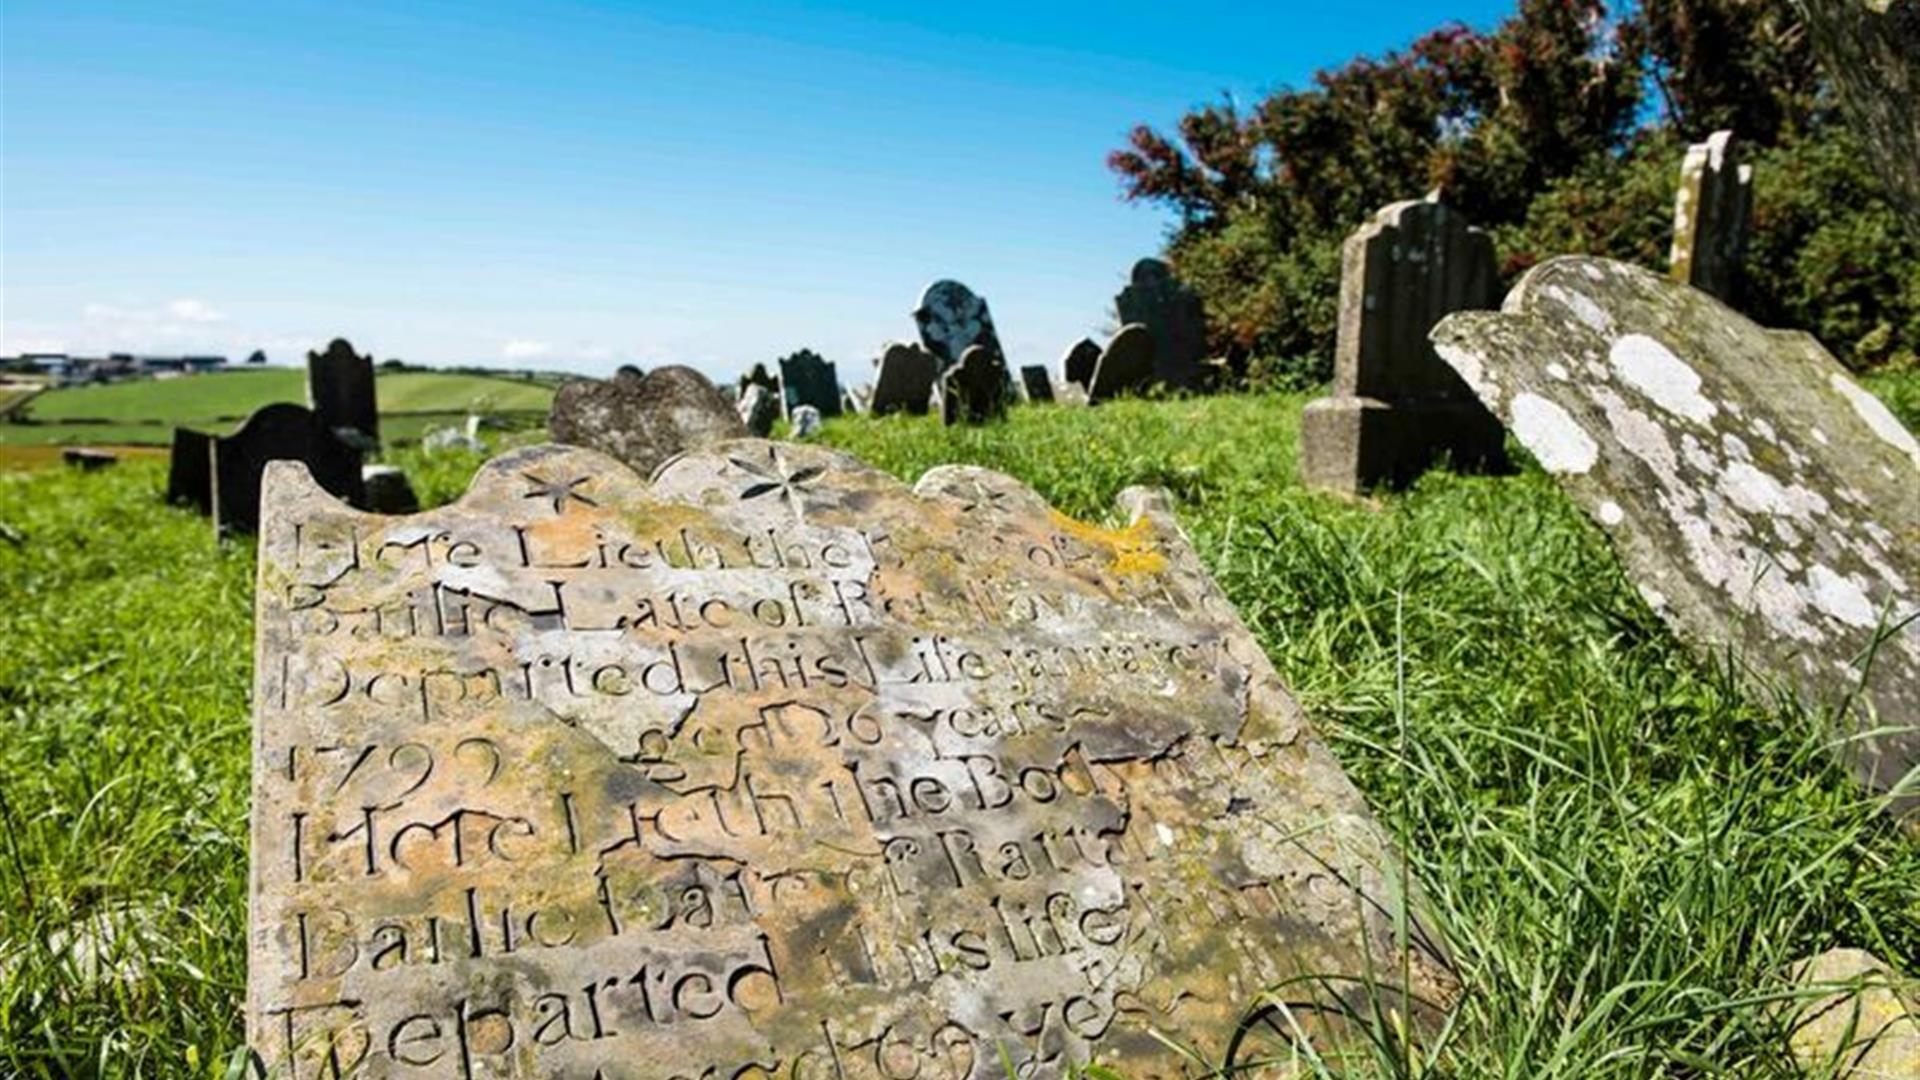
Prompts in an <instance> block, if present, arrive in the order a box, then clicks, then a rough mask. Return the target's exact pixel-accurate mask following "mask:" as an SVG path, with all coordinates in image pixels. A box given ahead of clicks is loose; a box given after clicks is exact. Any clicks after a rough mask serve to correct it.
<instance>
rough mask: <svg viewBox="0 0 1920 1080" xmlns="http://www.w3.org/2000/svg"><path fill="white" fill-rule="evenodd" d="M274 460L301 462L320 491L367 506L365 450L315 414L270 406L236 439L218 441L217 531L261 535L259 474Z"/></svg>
mask: <svg viewBox="0 0 1920 1080" xmlns="http://www.w3.org/2000/svg"><path fill="white" fill-rule="evenodd" d="M271 461H298V462H301V463H302V464H304V465H306V467H307V470H308V472H309V473H311V474H312V476H313V478H314V480H315V481H316V482H317V483H319V485H320V487H321V488H323V489H324V490H326V491H330V492H332V493H333V494H335V495H337V496H339V497H340V498H343V499H345V500H347V501H348V502H350V503H352V504H354V505H355V506H361V505H365V501H366V489H365V487H364V486H363V482H362V480H361V478H360V451H359V450H357V449H355V448H354V447H352V446H350V445H348V444H347V443H346V442H344V441H342V440H341V439H340V437H339V436H338V435H336V434H334V429H333V428H331V427H328V426H327V425H326V424H325V423H323V422H322V421H321V419H320V417H319V416H318V415H316V414H315V413H314V412H313V411H312V410H311V409H306V408H302V407H301V406H299V405H288V404H278V405H267V406H264V407H262V408H259V409H256V410H254V413H253V415H252V416H249V417H247V419H246V421H245V422H244V423H242V424H241V425H240V426H239V427H238V428H235V429H234V431H233V434H231V435H220V436H216V437H214V439H213V453H212V465H211V475H212V479H213V484H212V498H211V507H210V509H211V513H212V514H213V522H214V528H215V530H216V531H217V532H219V533H221V534H228V533H250V532H255V531H257V530H258V528H259V524H260V516H259V515H260V474H261V473H262V472H263V471H265V469H266V467H267V463H268V462H271Z"/></svg>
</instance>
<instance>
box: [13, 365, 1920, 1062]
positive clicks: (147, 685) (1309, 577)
mask: <svg viewBox="0 0 1920 1080" xmlns="http://www.w3.org/2000/svg"><path fill="white" fill-rule="evenodd" d="M1876 386H1877V387H1878V388H1879V389H1881V390H1882V391H1883V392H1884V393H1886V394H1887V396H1888V397H1889V398H1890V399H1893V400H1895V401H1896V402H1904V404H1902V405H1900V406H1899V407H1901V408H1902V409H1903V410H1905V414H1906V419H1907V420H1908V422H1909V423H1912V422H1914V421H1916V420H1920V416H1916V415H1915V413H1914V412H1913V406H1914V405H1915V404H1916V403H1920V395H1917V394H1915V393H1914V391H1915V390H1916V389H1920V378H1916V377H1914V376H1912V375H1908V376H1905V377H1902V378H1900V379H1896V378H1894V377H1889V378H1888V379H1883V380H1877V381H1876ZM1304 400H1305V399H1304V398H1302V397H1297V396H1260V397H1220V398H1212V399H1205V400H1195V401H1178V402H1162V403H1152V402H1120V403H1115V404H1113V405H1109V406H1102V407H1101V408H1098V409H1065V408H1021V409H1016V410H1015V411H1014V414H1013V416H1012V418H1011V419H1010V420H1009V422H1007V423H1006V424H1004V425H996V426H992V427H987V428H945V427H942V426H941V425H940V424H939V423H938V422H937V421H934V420H929V419H914V418H906V417H890V418H887V419H884V420H878V421H875V420H869V419H863V418H849V419H843V420H833V421H829V422H828V423H827V425H826V427H825V431H824V438H825V439H826V440H827V441H828V442H831V443H835V444H838V445H840V446H843V447H846V448H848V449H850V450H852V451H854V452H856V453H858V454H859V455H861V456H862V457H864V458H865V459H866V460H868V461H870V462H871V463H873V464H874V465H876V466H878V467H880V468H884V469H886V470H888V471H890V472H893V473H894V474H896V475H898V476H900V477H902V478H903V479H908V480H911V479H913V478H916V477H918V476H919V475H920V473H921V472H922V471H924V470H925V469H927V468H928V467H931V466H933V465H937V464H942V463H947V462H966V463H974V464H980V465H986V466H990V467H993V468H996V469H1000V470H1003V471H1006V472H1008V473H1011V474H1013V475H1015V476H1017V477H1020V478H1021V479H1023V480H1025V481H1026V482H1028V483H1029V484H1031V485H1033V486H1034V487H1035V488H1036V489H1037V490H1038V491H1039V492H1040V493H1041V494H1043V495H1044V496H1046V497H1047V498H1048V499H1049V500H1051V501H1052V502H1053V503H1054V504H1055V505H1056V506H1057V507H1059V508H1060V509H1061V510H1063V511H1065V512H1068V513H1071V514H1073V515H1076V516H1079V517H1082V518H1087V519H1096V520H1097V519H1102V518H1109V519H1110V517H1111V515H1112V513H1113V498H1114V496H1115V495H1116V494H1117V493H1118V492H1119V491H1120V490H1121V489H1122V488H1124V487H1126V486H1128V485H1131V484H1158V485H1162V486H1164V487H1167V488H1168V489H1170V490H1171V491H1172V492H1173V494H1174V496H1175V500H1176V509H1177V512H1178V514H1179V516H1180V520H1181V522H1182V524H1183V526H1184V527H1185V528H1186V529H1187V530H1188V532H1189V533H1190V534H1191V535H1192V537H1193V539H1194V542H1195V545H1196V548H1197V549H1198V551H1199V552H1200V554H1201V557H1202V558H1203V559H1204V561H1205V562H1206V564H1207V566H1208V567H1209V569H1210V570H1211V571H1212V573H1213V574H1214V575H1215V577H1216V579H1217V580H1218V581H1219V583H1220V584H1221V586H1222V588H1223V589H1224V590H1225V591H1226V593H1227V595H1228V596H1229V598H1230V599H1231V600H1232V601H1233V602H1234V604H1235V605H1236V606H1237V607H1238V609H1239V611H1240V612H1241V614H1242V616H1243V617H1244V618H1245V619H1246V621H1247V623H1248V625H1249V626H1251V627H1252V629H1253V631H1254V633H1255V634H1256V635H1257V636H1258V638H1259V639H1260V641H1261V643H1262V645H1263V646H1264V648H1265V649H1266V651H1267V653H1268V655H1269V656H1270V657H1271V658H1272V659H1273V662H1274V664H1275V666H1276V667H1277V668H1278V670H1279V672H1280V673H1281V675H1282V676H1283V677H1284V678H1285V679H1286V681H1287V682H1288V683H1289V685H1290V686H1291V687H1292V688H1293V689H1294V691H1295V692H1296V694H1297V695H1298V697H1299V698H1300V700H1301V702H1302V703H1303V705H1305V706H1306V707H1307V709H1308V710H1309V712H1310V714H1311V715H1312V717H1313V718H1314V721H1315V723H1316V724H1317V725H1319V727H1320V729H1321V730H1322V731H1323V732H1324V733H1325V735H1326V736H1327V738H1328V740H1329V743H1330V745H1331V748H1332V750H1333V751H1334V753H1335V754H1336V755H1337V756H1338V757H1339V759H1340V761H1341V763H1342V764H1343V765H1344V767H1345V768H1346V769H1347V770H1348V771H1349V773H1350V774H1351V775H1352V776H1353V778H1354V779H1355V781H1356V782H1357V783H1358V784H1359V786H1360V788H1361V789H1362V790H1363V791H1364V792H1365V793H1366V795H1367V797H1368V800H1369V802H1370V803H1371V805H1372V806H1373V808H1374V811H1375V812H1376V813H1377V814H1378V815H1379V817H1380V819H1381V821H1382V822H1383V824H1384V825H1385V826H1386V827H1387V828H1388V829H1389V830H1390V831H1391V832H1392V833H1393V834H1394V835H1395V836H1396V837H1397V838H1398V842H1399V844H1400V847H1401V849H1402V850H1403V851H1404V852H1405V853H1406V854H1407V856H1408V858H1409V861H1410V863H1411V866H1412V870H1413V873H1414V874H1415V876H1416V877H1417V878H1418V880H1419V882H1420V884H1421V885H1422V886H1423V887H1424V888H1425V890H1426V892H1427V894H1428V896H1429V898H1430V899H1431V901H1432V903H1433V905H1434V908H1435V913H1436V917H1437V920H1438V921H1439V922H1440V923H1441V924H1442V925H1443V926H1444V929H1445V931H1446V934H1447V937H1448V938H1449V940H1450V942H1451V946H1452V949H1453V953H1454V959H1455V962H1456V964H1457V965H1458V967H1459V969H1460V972H1461V975H1462V977H1463V981H1464V983H1465V986H1466V991H1467V992H1466V996H1465V998H1464V1000H1463V1001H1462V1003H1461V1004H1460V1006H1459V1007H1458V1009H1457V1010H1456V1012H1455V1013H1454V1016H1453V1027H1452V1028H1451V1030H1450V1033H1449V1035H1448V1036H1447V1037H1446V1038H1445V1039H1444V1040H1442V1041H1441V1042H1440V1044H1439V1045H1438V1046H1434V1045H1429V1046H1428V1047H1426V1049H1425V1050H1424V1051H1423V1052H1424V1053H1426V1054H1429V1055H1431V1056H1432V1057H1433V1058H1434V1060H1433V1061H1432V1062H1431V1063H1425V1064H1423V1063H1422V1062H1420V1061H1419V1060H1418V1059H1416V1060H1415V1062H1414V1064H1413V1066H1412V1067H1411V1068H1408V1069H1399V1068H1377V1069H1366V1068H1363V1069H1358V1070H1349V1071H1346V1072H1344V1073H1343V1074H1344V1075H1397V1076H1412V1075H1416V1074H1418V1075H1432V1076H1451V1077H1529V1078H1534V1077H1565V1078H1573V1077H1581V1078H1588V1077H1607V1078H1621V1080H1625V1078H1630V1077H1634V1078H1637V1077H1644V1076H1652V1075H1663V1076H1708V1075H1736V1076H1743V1077H1752V1076H1780V1077H1784V1076H1790V1075H1796V1073H1795V1072H1794V1071H1793V1068H1792V1061H1791V1058H1790V1056H1789V1054H1788V1052H1787V1048H1786V1039H1785V1037H1784V1035H1783V1033H1782V1031H1781V1029H1780V1026H1779V1024H1778V1022H1777V1021H1776V1020H1775V1018H1774V1017H1775V1013H1774V1004H1775V1001H1776V1000H1777V996H1778V995H1780V994H1783V993H1786V992H1787V991H1786V990H1785V984H1784V981H1783V978H1784V971H1785V969H1786V967H1787V965H1788V963H1789V962H1790V961H1792V960H1793V959H1795V958H1797V957H1801V956H1805V955H1807V954H1809V953H1812V952H1816V951H1819V950H1822V949H1825V948H1828V947H1832V946H1837V945H1856V946H1861V947H1865V948H1869V949H1872V950H1874V951H1876V952H1878V953H1879V954H1880V955H1881V956H1882V957H1883V958H1885V959H1887V960H1889V961H1890V962H1892V963H1894V964H1895V965H1897V966H1901V967H1904V968H1905V969H1906V970H1907V971H1908V972H1909V973H1913V972H1916V971H1920V844H1916V843H1915V842H1914V841H1913V840H1912V839H1911V838H1910V837H1908V836H1905V835H1903V834H1901V833H1900V832H1899V831H1898V830H1897V829H1896V828H1895V827H1894V826H1893V825H1892V824H1891V823H1889V822H1888V821H1887V820H1885V819H1884V818H1883V817H1881V816H1880V815H1878V814H1877V813H1876V812H1875V810H1874V808H1873V806H1872V805H1870V804H1869V803H1868V802H1867V801H1866V800H1864V799H1863V798H1862V797H1861V795H1860V793H1859V791H1858V789H1856V788H1855V787H1854V786H1853V785H1852V783H1851V782H1850V781H1849V780H1848V779H1847V777H1846V776H1845V775H1844V773H1843V771H1842V770H1841V769H1840V768H1838V767H1837V766H1836V765H1835V764H1834V763H1833V759H1832V757H1831V755H1830V753H1829V747H1828V746H1827V737H1826V733H1825V730H1824V727H1823V725H1822V724H1821V723H1820V722H1819V721H1818V719H1817V718H1815V717H1811V716H1809V715H1807V714H1805V713H1804V712H1802V711H1800V710H1799V709H1797V708H1795V707H1791V706H1787V705H1783V704H1781V703H1779V702H1774V701H1769V700H1758V699H1755V698H1754V697H1752V696H1750V695H1747V694H1744V693H1742V692H1741V690H1740V689H1739V688H1738V685H1737V684H1736V683H1735V682H1734V681H1733V680H1732V679H1731V678H1729V677H1728V676H1727V674H1726V673H1725V672H1724V671H1723V670H1722V669H1721V668H1720V666H1719V665H1718V664H1715V663H1706V662H1702V661H1701V660H1700V659H1699V658H1698V657H1697V656H1696V655H1695V654H1693V653H1692V652H1691V651H1689V650H1687V649H1685V648H1682V647H1681V645H1680V644H1679V643H1678V642H1676V641H1675V640H1674V638H1673V637H1672V636H1671V635H1670V634H1669V633H1668V632H1667V630H1666V629H1665V627H1664V626H1663V624H1662V623H1661V621H1660V620H1659V618H1658V617H1657V616H1656V615H1655V614H1654V613H1653V612H1652V611H1650V610H1649V609H1648V608H1647V607H1646V605H1645V603H1644V602H1643V601H1642V600H1641V599H1640V597H1639V596H1638V594H1637V593H1636V591H1635V590H1634V588H1633V586H1632V584H1631V583H1630V582H1629V581H1628V580H1627V579H1626V577H1625V575H1624V574H1622V572H1621V570H1620V568H1619V565H1618V563H1617V562H1616V561H1615V560H1614V558H1613V556H1612V553H1611V551H1610V549H1609V548H1608V546H1607V543H1606V541H1605V538H1604V537H1603V536H1602V535H1601V534H1600V531H1599V530H1598V529H1597V528H1595V527H1594V526H1593V525H1592V524H1591V523H1589V522H1588V521H1587V519H1586V518H1585V517H1584V516H1583V515H1582V514H1580V513H1579V512H1578V511H1577V510H1576V509H1575V508H1574V507H1573V506H1572V505H1571V504H1570V503H1569V502H1568V501H1567V500H1566V499H1565V498H1564V497H1562V495H1561V494H1560V492H1559V489H1558V487H1557V486H1556V485H1555V484H1554V483H1553V482H1552V481H1551V479H1550V478H1548V477H1547V476H1545V475H1544V474H1543V473H1541V472H1540V471H1538V470H1537V469H1531V468H1529V469H1525V470H1523V471H1522V472H1521V473H1520V474H1519V475H1516V476H1510V477H1502V478H1462V477H1455V476H1449V475H1446V474H1432V475H1429V476H1428V477H1426V478H1425V479H1423V480H1422V481H1421V482H1420V483H1419V484H1418V485H1417V486H1416V487H1415V488H1414V489H1413V490H1412V491H1409V492H1407V493H1405V494H1399V495H1387V496H1383V497H1381V498H1379V499H1377V500H1374V501H1372V502H1370V503H1364V504H1363V503H1356V502H1351V501H1347V500H1342V499H1337V498H1332V497H1327V496H1322V495H1317V494H1313V493H1309V492H1306V491H1304V490H1302V489H1301V488H1300V487H1299V486H1298V484H1297V482H1296V471H1295V460H1294V456H1295V450H1294V448H1295V445H1296V440H1297V437H1298V432H1299V415H1300V407H1301V405H1302V404H1303V403H1304ZM393 458H394V459H396V460H398V461H400V462H401V463H403V464H404V465H405V466H406V467H407V469H408V471H409V472H410V473H411V474H412V475H413V476H414V478H415V483H416V485H417V486H418V488H419V489H420V492H421V495H422V496H423V498H425V499H426V500H427V501H428V502H429V503H438V502H444V501H446V500H448V499H451V498H453V497H454V496H456V495H457V494H458V493H459V491H460V490H461V489H462V488H463V487H464V486H465V484H466V482H467V479H468V477H469V476H470V475H471V473H472V470H473V468H474V467H475V465H477V464H478V462H477V460H476V459H473V458H470V457H463V456H460V455H439V456H436V457H433V458H427V457H425V456H423V455H421V454H420V453H419V452H418V451H417V450H401V451H399V452H397V453H396V454H394V455H393ZM162 478H163V466H162V465H160V464H157V463H148V462H129V463H124V464H122V465H121V466H120V467H118V468H115V469H112V470H108V471H105V472H102V473H95V474H79V473H76V472H73V471H71V470H64V469H59V470H49V471H44V472H39V473H21V474H11V475H7V474H0V583H3V584H4V591H5V595H6V596H7V598H8V602H7V603H5V604H0V641H5V642H6V643H7V647H6V648H4V649H0V717H4V720H5V723H6V725H7V729H8V732H9V738H7V739H5V740H0V796H3V797H4V801H0V815H3V816H4V821H0V827H3V828H4V833H3V834H0V835H3V836H4V840H3V841H0V1074H15V1073H18V1074H23V1075H52V1076H65V1075H89V1076H91V1075H107V1074H112V1075H134V1074H138V1075H145V1076H158V1077H190V1076H191V1077H207V1076H219V1075H223V1074H224V1072H225V1069H226V1067H227V1065H228V1063H229V1062H238V1061H239V1060H240V1059H239V1058H237V1057H236V1056H235V1055H236V1051H237V1050H238V1048H239V1047H240V1042H241V1037H242V1036H241V1008H242V995H243V989H244V985H245V975H246V934H245V932H244V928H245V926H246V918H247V914H246V899H247V860H248V841H247V837H248V833H247V813H248V770H249V748H250V741H249V720H248V712H247V708H248V706H247V698H248V684H249V672H250V670H251V666H252V660H251V653H250V650H251V647H252V629H251V615H252V610H253V607H252V587H253V581H254V577H253V557H252V554H253V553H252V551H251V549H250V547H249V546H248V545H247V544H245V543H241V544H230V545H226V546H216V545H214V544H212V543H210V542H209V539H208V529H207V525H206V522H205V521H204V520H203V519H200V518H197V517H195V516H193V515H192V514H190V513H188V512H186V511H182V510H177V509H173V508H169V507H165V506H163V505H161V504H160V501H159V497H158V489H159V487H160V485H161V483H162ZM106 522H111V523H112V530H113V534H112V541H113V542H112V543H101V542H100V537H101V529H102V528H103V523H106ZM129 552H139V553H140V555H139V557H138V558H133V557H129V555H128V553H129ZM98 926H104V927H108V928H111V929H112V930H113V932H114V934H115V944H114V945H113V946H112V947H110V948H108V949H107V950H106V952H105V953H104V955H96V956H94V957H93V958H92V959H91V960H88V959H86V958H84V957H83V956H81V955H79V954H76V952H75V947H74V945H73V943H74V942H75V941H76V940H77V938H76V935H80V937H79V938H78V939H81V940H83V939H84V938H85V935H86V933H87V929H88V928H89V927H98ZM103 972H104V974H103ZM1123 1072H1124V1070H1123ZM1303 1075H1331V1074H1329V1073H1324V1072H1321V1073H1312V1072H1310V1073H1306V1074H1303Z"/></svg>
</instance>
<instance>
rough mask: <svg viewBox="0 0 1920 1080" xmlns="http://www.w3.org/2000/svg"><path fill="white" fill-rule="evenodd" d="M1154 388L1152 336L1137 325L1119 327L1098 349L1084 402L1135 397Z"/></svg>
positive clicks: (1094, 403)
mask: <svg viewBox="0 0 1920 1080" xmlns="http://www.w3.org/2000/svg"><path fill="white" fill-rule="evenodd" d="M1151 385H1153V334H1152V333H1150V332H1149V331H1148V330H1147V328H1146V327H1144V326H1142V325H1140V324H1139V323H1129V324H1128V325H1126V326H1123V327H1121V328H1120V332H1119V333H1117V334H1115V335H1113V338H1112V340H1110V341H1108V342H1107V347H1106V348H1104V349H1102V350H1100V358H1099V359H1098V360H1096V361H1095V362H1094V365H1093V377H1092V378H1091V379H1089V380H1088V382H1087V403H1088V404H1089V405H1098V404H1099V403H1100V402H1102V401H1106V400H1108V399H1110V398H1115V397H1119V396H1120V395H1121V394H1137V393H1139V392H1140V391H1142V390H1145V389H1146V388H1147V387H1149V386H1151Z"/></svg>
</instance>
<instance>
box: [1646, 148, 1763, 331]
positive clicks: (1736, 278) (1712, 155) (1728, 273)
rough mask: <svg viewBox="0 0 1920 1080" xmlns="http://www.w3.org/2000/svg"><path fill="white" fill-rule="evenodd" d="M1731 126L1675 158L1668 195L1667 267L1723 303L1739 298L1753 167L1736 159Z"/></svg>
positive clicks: (1737, 151) (1738, 150)
mask: <svg viewBox="0 0 1920 1080" xmlns="http://www.w3.org/2000/svg"><path fill="white" fill-rule="evenodd" d="M1741 149H1742V147H1741V145H1740V142H1739V140H1737V139H1735V138H1734V135H1733V132H1731V131H1716V132H1714V133H1713V134H1712V135H1711V136H1709V137H1708V139H1707V141H1705V142H1699V143H1694V144H1693V145H1692V146H1689V147H1687V152H1686V155H1685V156H1684V157H1682V158H1681V160H1680V183H1679V186H1678V187H1677V188H1676V189H1675V191H1674V196H1673V247H1672V249H1671V250H1670V251H1669V252H1668V254H1667V267H1668V270H1667V272H1668V273H1669V275H1671V276H1672V278H1673V279H1674V280H1675V281H1681V282H1685V283H1686V284H1688V285H1691V286H1693V287H1694V288H1696V289H1703V290H1705V291H1707V292H1710V293H1712V294H1713V295H1715V296H1717V297H1719V298H1720V299H1722V300H1724V301H1726V302H1727V303H1729V304H1735V303H1738V301H1739V291H1740V277H1741V271H1742V268H1743V265H1744V264H1745V262H1746V257H1747V222H1748V218H1749V217H1750V216H1751V214H1752V210H1753V166H1751V165H1748V164H1746V163H1745V162H1744V161H1742V160H1741Z"/></svg>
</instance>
